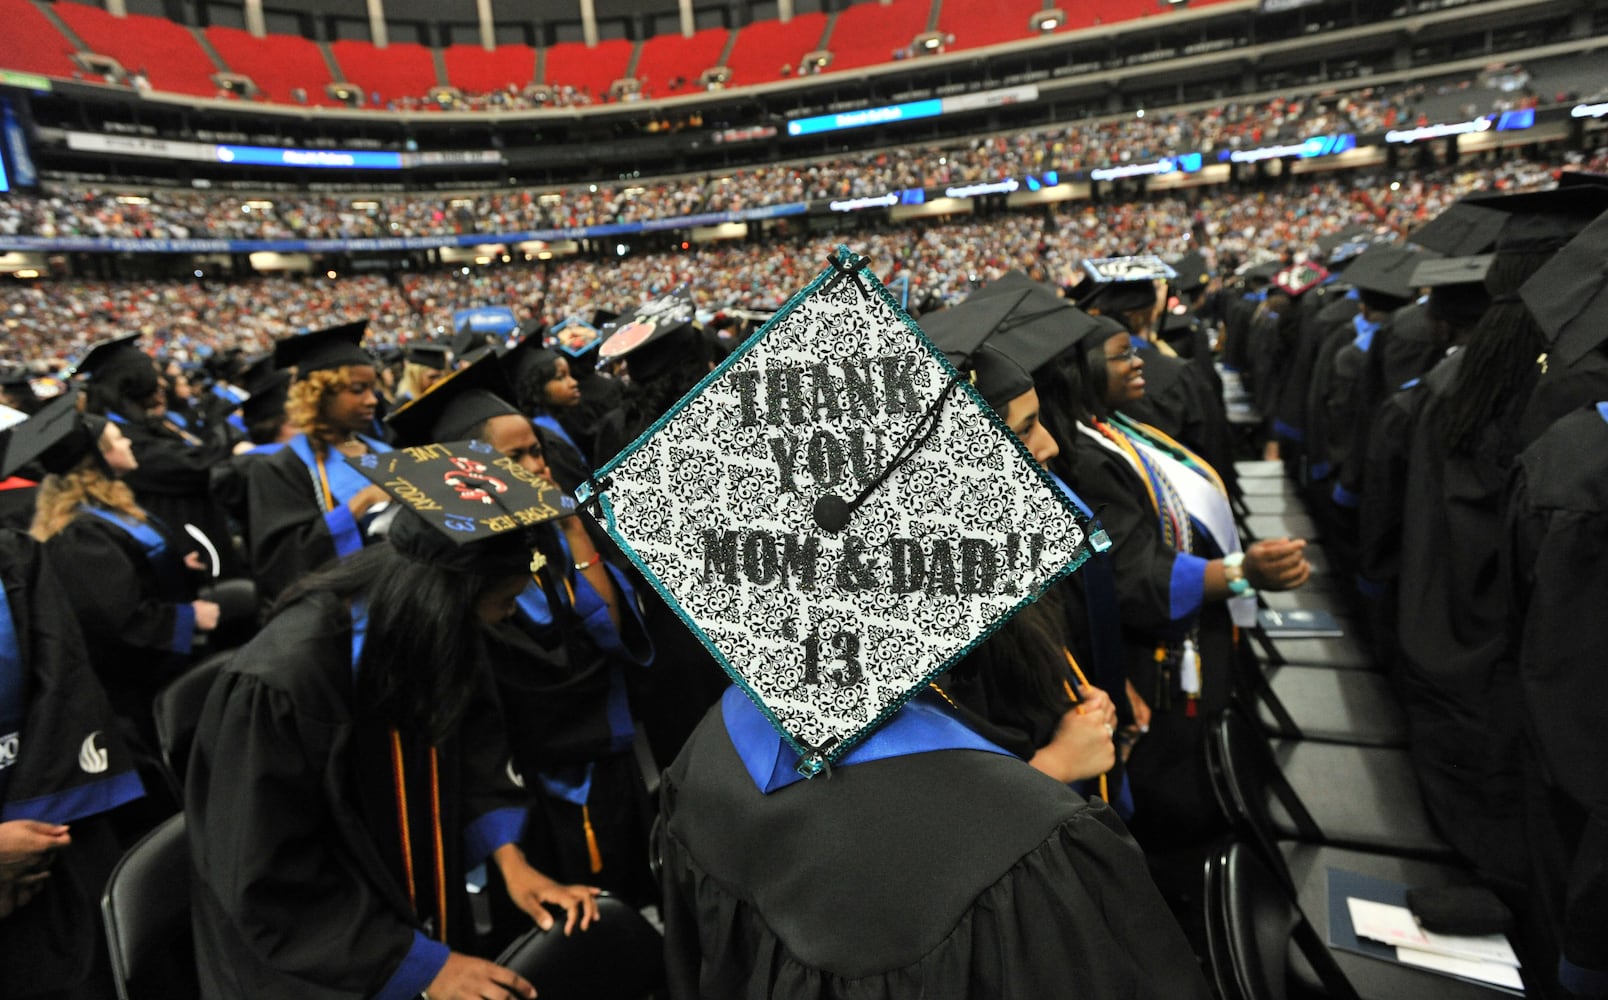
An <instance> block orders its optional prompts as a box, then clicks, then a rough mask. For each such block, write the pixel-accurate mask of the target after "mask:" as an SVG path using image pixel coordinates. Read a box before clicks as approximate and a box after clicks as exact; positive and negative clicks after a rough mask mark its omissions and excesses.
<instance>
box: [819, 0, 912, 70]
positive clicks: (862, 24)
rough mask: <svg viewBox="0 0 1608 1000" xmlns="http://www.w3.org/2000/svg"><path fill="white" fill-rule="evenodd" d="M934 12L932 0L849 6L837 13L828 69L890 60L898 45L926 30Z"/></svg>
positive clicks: (839, 68)
mask: <svg viewBox="0 0 1608 1000" xmlns="http://www.w3.org/2000/svg"><path fill="white" fill-rule="evenodd" d="M931 13H932V3H931V0H894V2H893V3H891V4H888V5H887V6H885V7H884V6H883V5H882V4H880V3H876V2H875V0H873V2H870V3H861V4H856V5H855V6H853V7H850V8H849V9H848V10H846V11H844V12H842V13H841V14H839V15H838V19H837V24H835V25H834V26H833V27H832V35H831V37H830V38H828V39H827V40H826V47H827V48H829V49H831V50H832V65H830V66H828V67H827V71H828V72H831V71H833V70H844V69H858V68H860V67H862V66H875V65H877V64H878V63H885V62H891V61H892V59H893V52H894V50H895V49H903V48H906V47H908V46H909V45H910V42H911V40H912V39H914V38H915V37H916V36H917V35H919V34H921V33H922V32H924V31H926V30H927V18H928V17H929V16H930V15H931Z"/></svg>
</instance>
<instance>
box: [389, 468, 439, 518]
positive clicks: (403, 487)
mask: <svg viewBox="0 0 1608 1000" xmlns="http://www.w3.org/2000/svg"><path fill="white" fill-rule="evenodd" d="M385 488H386V489H388V490H390V491H391V492H392V493H394V494H396V496H397V497H398V498H399V499H400V500H402V502H403V503H406V504H407V505H408V506H409V507H412V508H413V509H414V510H441V509H442V507H441V505H440V504H438V503H436V502H435V501H434V500H431V499H430V496H429V494H427V493H425V492H424V491H423V490H421V489H419V488H418V487H417V486H415V485H413V484H412V483H410V482H408V481H407V480H406V479H403V478H402V477H401V476H398V477H396V478H395V479H387V480H386V481H385Z"/></svg>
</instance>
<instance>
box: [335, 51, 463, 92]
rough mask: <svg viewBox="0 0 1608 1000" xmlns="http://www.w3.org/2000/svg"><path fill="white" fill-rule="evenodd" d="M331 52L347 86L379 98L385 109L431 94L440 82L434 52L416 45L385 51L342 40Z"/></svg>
mask: <svg viewBox="0 0 1608 1000" xmlns="http://www.w3.org/2000/svg"><path fill="white" fill-rule="evenodd" d="M329 48H330V51H331V52H333V53H334V54H335V62H336V64H337V65H338V66H340V68H341V75H342V76H343V77H345V79H346V80H347V82H349V83H351V84H353V85H355V86H358V87H361V88H363V93H364V94H365V95H372V94H379V95H380V105H381V106H382V107H383V106H384V105H385V104H386V102H388V101H395V100H398V99H400V98H404V97H418V96H420V95H422V94H425V93H428V92H429V90H430V88H431V87H434V86H437V85H438V84H439V82H440V81H438V80H437V79H436V71H435V60H434V59H433V58H432V56H431V55H430V50H429V49H427V48H425V47H424V46H423V45H419V44H417V43H415V42H394V43H392V44H391V45H388V46H386V47H385V48H383V49H382V48H380V47H379V46H377V45H375V44H374V43H372V42H359V41H353V40H350V39H342V40H341V41H338V42H330V43H329Z"/></svg>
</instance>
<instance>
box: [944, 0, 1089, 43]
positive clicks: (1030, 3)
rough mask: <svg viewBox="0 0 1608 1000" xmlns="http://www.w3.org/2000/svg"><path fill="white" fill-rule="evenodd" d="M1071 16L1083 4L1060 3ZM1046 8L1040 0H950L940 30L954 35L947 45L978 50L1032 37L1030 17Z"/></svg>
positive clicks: (945, 8) (945, 5)
mask: <svg viewBox="0 0 1608 1000" xmlns="http://www.w3.org/2000/svg"><path fill="white" fill-rule="evenodd" d="M1059 6H1060V7H1061V9H1062V10H1065V11H1066V12H1067V15H1068V16H1069V17H1070V16H1073V15H1072V8H1074V7H1082V6H1084V5H1082V4H1060V5H1059ZM1043 9H1044V5H1043V4H1042V3H1039V2H1037V0H998V2H996V3H991V4H966V3H946V4H944V5H943V9H942V10H941V11H940V12H939V14H938V30H939V31H942V32H944V33H946V34H950V35H954V36H955V42H954V44H953V45H949V46H946V48H947V49H948V50H949V51H951V52H953V51H955V50H957V49H976V48H981V47H982V46H984V45H998V44H1000V43H1001V42H1012V41H1017V40H1019V39H1023V38H1028V37H1030V36H1031V35H1032V34H1033V32H1032V31H1030V30H1028V23H1027V22H1028V19H1029V18H1031V17H1032V16H1033V15H1034V14H1036V13H1038V12H1039V11H1040V10H1043Z"/></svg>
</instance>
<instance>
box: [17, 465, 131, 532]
mask: <svg viewBox="0 0 1608 1000" xmlns="http://www.w3.org/2000/svg"><path fill="white" fill-rule="evenodd" d="M86 500H87V501H93V502H94V503H96V504H98V505H100V506H102V507H105V508H108V509H109V510H115V511H117V512H118V513H121V514H127V515H128V516H129V517H132V518H134V519H135V520H136V521H144V520H145V519H146V517H145V511H144V510H143V509H141V508H140V505H139V503H138V502H137V501H135V499H134V491H133V490H131V489H129V487H128V484H127V483H125V482H123V481H122V480H120V479H113V478H112V477H110V476H108V475H106V473H105V472H103V471H101V466H100V461H99V456H98V455H89V456H87V457H85V459H84V460H83V461H82V462H80V463H78V466H77V467H76V468H74V469H73V470H72V471H71V472H65V473H60V474H57V473H51V474H50V475H48V476H46V477H45V479H44V482H42V483H40V484H39V496H38V497H36V498H35V500H34V518H33V524H32V525H31V526H30V527H29V529H28V533H29V534H30V535H32V536H33V537H34V538H36V539H38V540H39V541H41V542H44V541H49V540H50V539H51V538H52V537H53V536H55V535H57V534H59V533H60V532H61V530H62V529H63V528H65V527H67V523H68V522H69V521H71V520H72V519H73V515H74V514H76V513H77V511H78V508H79V506H80V505H82V504H83V503H84V502H85V501H86Z"/></svg>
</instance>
